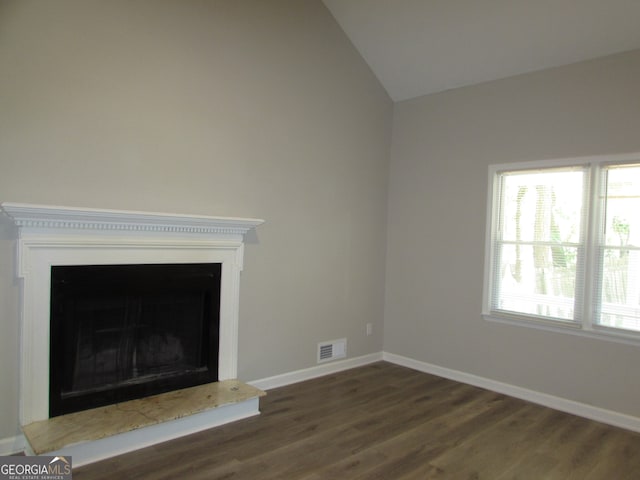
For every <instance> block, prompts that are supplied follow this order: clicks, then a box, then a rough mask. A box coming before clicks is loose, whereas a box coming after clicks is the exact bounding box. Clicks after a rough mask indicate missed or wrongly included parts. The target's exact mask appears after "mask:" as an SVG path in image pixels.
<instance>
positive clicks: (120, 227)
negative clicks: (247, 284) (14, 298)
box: [0, 202, 263, 425]
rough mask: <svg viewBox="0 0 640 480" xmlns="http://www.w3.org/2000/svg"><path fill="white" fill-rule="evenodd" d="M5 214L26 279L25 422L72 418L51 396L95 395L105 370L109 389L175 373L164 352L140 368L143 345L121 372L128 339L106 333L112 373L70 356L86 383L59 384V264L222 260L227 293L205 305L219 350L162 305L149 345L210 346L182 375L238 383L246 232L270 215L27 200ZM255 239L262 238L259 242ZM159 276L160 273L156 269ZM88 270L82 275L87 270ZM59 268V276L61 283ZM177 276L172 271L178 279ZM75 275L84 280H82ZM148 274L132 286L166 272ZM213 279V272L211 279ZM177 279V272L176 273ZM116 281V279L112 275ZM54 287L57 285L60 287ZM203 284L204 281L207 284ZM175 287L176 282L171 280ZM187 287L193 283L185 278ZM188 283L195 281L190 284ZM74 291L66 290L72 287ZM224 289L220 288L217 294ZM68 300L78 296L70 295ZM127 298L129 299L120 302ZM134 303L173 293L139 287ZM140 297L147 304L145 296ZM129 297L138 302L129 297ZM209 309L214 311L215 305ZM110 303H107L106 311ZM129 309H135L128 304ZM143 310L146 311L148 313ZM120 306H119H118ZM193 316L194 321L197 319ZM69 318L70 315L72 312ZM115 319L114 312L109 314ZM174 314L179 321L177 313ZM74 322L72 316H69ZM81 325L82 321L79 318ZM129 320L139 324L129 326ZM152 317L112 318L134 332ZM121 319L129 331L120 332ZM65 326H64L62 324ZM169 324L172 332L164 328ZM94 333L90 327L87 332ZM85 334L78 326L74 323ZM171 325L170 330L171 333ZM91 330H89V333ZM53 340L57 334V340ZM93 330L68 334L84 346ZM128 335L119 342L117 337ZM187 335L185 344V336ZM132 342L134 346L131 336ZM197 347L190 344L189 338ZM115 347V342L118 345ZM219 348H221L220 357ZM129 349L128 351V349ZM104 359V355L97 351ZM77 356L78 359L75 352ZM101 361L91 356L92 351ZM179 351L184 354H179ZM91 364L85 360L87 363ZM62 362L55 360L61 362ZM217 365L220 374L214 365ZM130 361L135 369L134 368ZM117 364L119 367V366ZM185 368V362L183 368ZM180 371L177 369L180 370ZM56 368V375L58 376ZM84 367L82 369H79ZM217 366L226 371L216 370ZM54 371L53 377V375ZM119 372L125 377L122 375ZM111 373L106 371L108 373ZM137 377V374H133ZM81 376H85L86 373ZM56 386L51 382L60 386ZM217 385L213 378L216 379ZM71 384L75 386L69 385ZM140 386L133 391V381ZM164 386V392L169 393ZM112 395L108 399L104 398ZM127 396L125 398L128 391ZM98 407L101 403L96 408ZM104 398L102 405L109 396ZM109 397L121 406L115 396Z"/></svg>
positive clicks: (177, 296)
mask: <svg viewBox="0 0 640 480" xmlns="http://www.w3.org/2000/svg"><path fill="white" fill-rule="evenodd" d="M0 208H1V209H2V212H3V213H4V214H5V215H7V216H8V217H10V218H11V219H12V220H13V223H14V224H15V225H16V227H17V230H16V231H17V239H16V247H17V248H16V250H17V257H16V258H17V268H16V270H17V272H16V275H17V277H18V279H19V280H20V281H21V290H22V293H21V348H20V351H21V358H20V423H21V425H27V424H30V423H32V422H36V421H39V420H44V419H48V418H50V417H51V416H52V415H56V414H58V413H62V412H63V411H65V409H66V407H62V409H61V410H60V409H59V406H58V407H56V406H55V405H53V404H55V403H56V400H52V401H51V402H50V400H49V393H50V390H51V389H52V388H54V385H53V384H55V383H56V382H58V384H59V386H58V387H55V388H56V389H58V390H60V393H61V395H62V396H66V397H73V396H74V395H76V394H77V393H78V391H81V392H85V393H86V391H90V390H97V391H101V388H102V387H98V386H97V385H96V383H97V381H98V377H100V376H101V375H103V374H104V378H103V379H105V380H106V383H108V384H113V383H115V384H119V385H120V386H123V385H127V386H130V385H134V387H133V388H139V387H137V386H136V385H137V383H138V381H139V380H140V379H141V377H146V376H156V377H157V379H160V380H159V383H160V384H162V383H163V382H164V380H165V378H163V377H165V376H166V377H173V376H174V373H176V372H175V371H174V372H171V373H167V372H163V371H162V370H163V369H164V368H165V366H166V365H164V362H165V360H166V359H164V358H163V357H162V354H160V355H158V356H156V357H155V359H147V360H146V363H147V364H146V367H145V368H146V371H145V372H141V371H140V369H139V367H138V371H137V372H134V371H133V369H134V367H133V366H132V365H133V364H139V358H138V356H139V353H138V350H137V349H135V348H134V349H133V350H132V349H131V347H129V348H128V349H127V348H125V349H124V350H123V352H124V353H122V354H121V355H122V356H123V357H122V359H121V360H119V361H120V363H121V366H122V368H121V369H120V370H118V369H116V368H114V367H113V363H114V362H115V360H114V358H115V357H113V356H111V359H109V356H110V355H111V353H107V351H109V350H110V348H111V347H112V346H113V345H114V344H115V343H119V342H120V341H123V342H124V341H125V340H121V338H123V337H118V334H116V333H113V336H112V337H109V335H104V338H103V339H100V340H97V339H96V338H94V340H95V341H98V342H103V343H102V346H100V347H98V348H96V350H97V351H102V357H101V358H100V359H98V358H94V360H95V361H96V362H97V361H98V360H99V361H101V362H103V363H104V364H105V366H104V367H101V368H102V370H100V369H99V368H93V367H92V368H89V367H88V366H87V365H88V363H87V362H84V361H83V362H77V361H76V362H75V363H74V360H73V359H70V358H69V357H67V358H66V360H64V361H65V362H67V363H71V364H74V365H78V366H81V370H82V372H78V377H77V378H76V383H75V385H73V381H72V382H71V384H72V386H71V387H69V385H70V384H69V380H68V379H66V380H65V379H64V378H58V379H56V378H55V377H56V375H57V374H56V373H55V370H56V368H57V367H56V366H55V359H52V357H53V356H55V357H56V359H57V358H59V357H60V356H62V357H63V358H64V355H60V354H59V352H58V351H57V350H56V349H57V348H58V340H59V338H58V337H59V335H60V332H59V331H58V330H57V329H56V327H52V326H51V325H50V320H51V318H52V317H54V318H55V317H56V316H57V315H58V313H57V312H56V311H55V308H54V310H53V311H52V309H51V294H52V292H55V290H56V289H57V288H58V286H57V285H56V281H57V280H56V279H57V276H58V268H59V267H64V268H67V267H91V266H103V267H105V268H106V270H105V271H108V270H110V268H111V267H112V266H122V265H158V266H162V265H165V266H166V265H179V264H182V265H194V264H207V265H211V264H216V265H218V267H216V268H218V269H219V274H217V273H216V272H214V273H213V275H214V276H215V275H219V285H218V287H217V290H216V292H218V294H219V304H216V303H215V301H214V300H213V296H215V295H216V294H215V293H213V290H212V291H211V295H212V298H210V299H209V300H206V301H205V300H203V303H202V304H201V308H202V309H203V310H206V309H207V308H208V309H210V310H211V311H215V310H216V309H217V311H218V316H219V322H218V334H217V335H218V341H217V342H215V343H216V344H217V347H215V346H213V347H211V345H212V343H214V342H213V341H214V337H215V336H216V333H215V327H209V328H210V329H209V330H208V331H207V332H204V333H202V335H203V336H204V338H201V339H200V340H193V338H192V337H193V336H194V333H193V332H192V331H191V330H188V329H187V330H186V331H180V330H173V331H171V329H169V328H168V327H167V328H165V326H166V325H168V324H169V323H171V321H170V320H169V319H168V318H167V317H168V315H167V314H166V311H167V310H168V309H174V308H175V305H174V306H172V307H167V306H166V305H163V306H162V307H158V308H156V311H158V312H159V316H157V317H156V318H157V319H158V320H157V322H158V325H156V327H157V330H156V331H155V334H154V333H147V334H146V336H143V337H144V338H146V340H145V341H146V342H147V343H159V344H161V345H162V348H161V349H160V350H161V351H163V352H166V351H169V350H172V349H173V351H174V353H175V351H176V350H179V349H178V347H177V345H178V344H179V343H184V342H186V339H187V337H188V338H189V339H190V341H191V342H192V343H199V344H200V345H202V344H204V343H208V346H209V347H210V348H212V349H210V350H209V352H208V353H202V352H201V354H200V356H199V358H197V355H196V356H189V355H186V356H184V355H183V356H182V357H181V356H180V355H177V357H178V358H181V360H178V361H177V362H176V363H178V364H181V365H183V366H184V368H182V367H178V368H177V369H178V370H180V369H183V370H188V371H190V372H192V373H194V374H195V376H196V377H197V378H198V379H197V380H196V381H198V382H200V381H201V380H202V378H201V377H200V376H199V375H200V374H201V373H202V371H206V370H208V373H207V375H209V374H210V375H212V377H211V378H214V377H213V376H214V375H215V376H217V379H218V380H228V379H235V378H237V351H238V337H237V336H238V312H239V289H240V273H241V272H242V269H243V257H244V248H245V235H246V234H247V233H249V232H250V231H252V229H253V228H255V227H256V226H258V225H260V224H262V223H263V220H260V219H251V218H232V217H211V216H203V215H182V214H165V213H151V212H136V211H122V210H103V209H88V208H75V207H56V206H43V205H29V204H19V203H6V202H5V203H2V204H0ZM253 241H255V237H254V240H253ZM152 270H153V268H152ZM78 271H80V272H81V271H82V269H80V270H78ZM52 272H53V279H52ZM173 274H175V272H174V273H172V275H173ZM74 275H75V274H74ZM77 275H78V277H77V278H76V281H78V280H79V279H80V280H81V279H82V278H83V276H91V277H95V272H94V273H93V274H91V275H89V274H85V273H79V274H77ZM142 275H143V277H144V278H138V279H137V280H136V281H133V282H130V283H133V284H136V285H138V286H139V285H149V284H152V283H154V281H155V278H156V273H155V272H153V273H145V274H142ZM207 275H209V274H208V273H207V274H205V277H206V276H207ZM170 276H171V275H170ZM107 277H108V275H107ZM52 281H53V283H52ZM198 282H199V280H198V281H195V283H196V284H197V283H198ZM109 283H110V284H111V287H109V289H112V290H116V291H117V290H118V288H120V287H118V286H117V284H118V283H119V281H115V282H114V281H112V280H107V284H109ZM161 283H166V282H161ZM178 283H179V284H182V283H184V282H178ZM187 283H188V282H187ZM62 290H63V291H64V288H63V289H62ZM178 290H179V291H178V292H177V293H174V294H172V295H173V298H174V300H175V304H183V303H185V301H186V300H187V299H193V298H195V297H199V298H201V299H202V298H203V296H204V297H206V293H203V292H202V291H201V292H200V293H194V292H191V293H187V292H185V291H183V290H180V289H178ZM214 290H215V288H214ZM64 295H68V293H64ZM118 295H120V299H119V300H118V299H117V297H118ZM131 296H132V297H134V299H132V300H131V302H132V303H131V304H130V306H129V308H136V307H131V305H136V304H137V305H141V303H144V302H146V300H145V298H147V297H149V296H151V297H155V298H156V300H161V301H165V300H166V299H167V298H168V297H169V296H170V295H169V294H168V293H167V292H166V291H165V290H162V289H161V291H160V292H156V293H155V294H152V293H149V292H147V291H146V290H145V289H144V288H143V289H138V291H134V292H133V294H132V295H131ZM123 297H127V295H125V294H123V293H122V292H120V293H119V294H117V295H116V299H111V300H104V302H106V304H107V305H111V306H112V307H113V306H114V305H117V304H118V302H121V303H122V302H124V300H123ZM135 297H137V300H136V299H135ZM127 301H128V300H127ZM74 302H75V303H76V307H78V308H80V307H82V308H84V305H83V304H80V303H78V301H77V300H73V299H72V300H71V303H74ZM205 303H206V306H205ZM103 306H104V305H103ZM125 308H126V307H125ZM138 308H139V307H138ZM110 309H111V307H108V308H99V309H98V311H94V312H93V313H91V316H92V318H93V320H92V322H93V323H99V322H101V321H103V318H102V317H103V314H104V313H105V311H109V310H110ZM115 309H116V310H117V308H115ZM187 310H189V311H190V312H192V313H193V312H194V311H195V310H198V308H196V307H193V306H192V307H188V308H187ZM192 313H190V314H189V315H191V314H192ZM62 316H63V317H65V316H66V313H63V314H62ZM107 316H108V315H107ZM171 317H173V315H171ZM65 318H66V317H65ZM79 321H80V320H72V324H73V322H76V323H77V322H79ZM127 321H129V320H127ZM145 321H146V320H131V322H133V323H128V324H127V325H123V324H122V322H124V321H123V320H122V319H121V320H113V319H111V320H109V321H107V323H109V322H110V323H111V326H110V327H107V329H108V328H111V329H114V332H115V330H118V329H120V330H121V331H122V332H124V331H126V330H127V328H128V329H129V330H136V329H137V330H139V331H142V330H144V327H143V325H144V322H145ZM118 322H120V323H121V324H120V326H118V325H117V324H118ZM54 323H55V320H54ZM163 325H164V326H163ZM83 327H84V326H83ZM71 328H72V329H73V328H75V329H78V325H75V327H71ZM163 329H164V330H163ZM80 330H82V328H80ZM51 335H53V336H51ZM84 335H90V334H87V333H86V332H84V331H77V332H72V333H68V332H65V333H64V334H63V336H65V337H70V338H71V341H72V342H77V341H78V340H79V339H81V337H83V336H84ZM116 337H117V338H118V340H117V341H116V339H115V338H116ZM181 339H182V340H181ZM129 341H132V340H129ZM187 343H188V342H187ZM109 345H111V346H109ZM215 348H217V355H216V351H215ZM133 351H135V352H136V354H135V356H136V358H135V361H134V360H133V358H132V355H133V353H132V352H133ZM127 352H128V353H127ZM93 353H94V354H95V353H96V352H93ZM84 354H85V352H84V351H81V352H78V351H76V353H75V354H73V355H80V357H82V355H84ZM67 355H71V354H67ZM88 355H89V356H90V355H91V352H89V354H88ZM175 356H176V355H174V357H175ZM82 358H84V357H82ZM52 360H53V362H52ZM214 360H215V361H217V368H216V367H215V366H214V363H213V362H214ZM127 362H128V363H129V367H124V366H123V365H124V364H127ZM109 364H111V366H109ZM174 367H175V365H174ZM174 367H171V368H174ZM52 368H53V370H52ZM74 368H75V367H74ZM214 370H217V371H216V372H215V374H214ZM50 371H51V375H52V377H51V378H50ZM116 371H119V373H116ZM100 372H101V373H100ZM127 372H128V373H127ZM80 373H81V374H80ZM50 380H51V381H50ZM206 381H210V379H208V380H206ZM65 382H66V383H65ZM129 384H130V385H129ZM160 388H164V387H160ZM101 395H102V393H99V394H98V397H100V396H101ZM118 395H119V394H118ZM93 401H97V400H95V399H94V400H91V401H90V402H93ZM100 401H102V400H100ZM109 401H119V400H117V399H115V398H113V399H111V400H109ZM50 403H51V404H52V405H50Z"/></svg>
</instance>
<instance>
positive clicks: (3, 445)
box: [0, 435, 26, 457]
mask: <svg viewBox="0 0 640 480" xmlns="http://www.w3.org/2000/svg"><path fill="white" fill-rule="evenodd" d="M25 444H26V440H25V438H24V435H16V436H15V437H7V438H0V456H2V457H4V456H7V455H13V454H14V453H21V452H24V446H25Z"/></svg>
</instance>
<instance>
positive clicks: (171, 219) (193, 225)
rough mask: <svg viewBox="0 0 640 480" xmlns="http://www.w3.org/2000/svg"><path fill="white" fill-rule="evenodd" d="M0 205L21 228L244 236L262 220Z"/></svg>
mask: <svg viewBox="0 0 640 480" xmlns="http://www.w3.org/2000/svg"><path fill="white" fill-rule="evenodd" d="M0 208H1V209H2V210H3V211H4V213H5V214H6V215H7V216H9V217H10V218H11V219H12V220H13V222H14V223H15V225H17V226H18V227H21V228H33V229H60V230H120V231H137V232H140V231H143V232H166V233H187V234H199V233H201V234H231V235H233V234H236V235H244V234H245V233H247V232H248V231H249V230H251V229H252V228H255V227H257V226H258V225H261V224H262V223H264V220H261V219H257V218H234V217H211V216H205V215H182V214H171V213H156V212H137V211H128V210H105V209H98V208H77V207H59V206H52V205H31V204H26V203H11V202H4V203H1V204H0Z"/></svg>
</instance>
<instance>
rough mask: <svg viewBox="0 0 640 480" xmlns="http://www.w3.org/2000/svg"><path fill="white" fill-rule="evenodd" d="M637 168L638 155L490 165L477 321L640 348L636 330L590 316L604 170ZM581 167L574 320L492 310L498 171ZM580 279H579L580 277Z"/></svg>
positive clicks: (595, 302)
mask: <svg viewBox="0 0 640 480" xmlns="http://www.w3.org/2000/svg"><path fill="white" fill-rule="evenodd" d="M624 164H640V153H628V154H616V155H598V156H590V157H574V158H564V159H553V160H538V161H525V162H517V163H503V164H493V165H489V172H488V191H487V210H486V212H487V219H486V224H485V225H486V227H485V228H486V231H485V258H484V279H483V301H482V317H483V318H484V319H485V320H487V321H491V322H498V323H504V324H509V325H520V326H524V327H530V328H535V329H541V330H546V331H552V332H560V333H568V334H572V335H579V336H585V337H589V338H597V339H602V340H609V341H614V342H620V343H626V344H631V345H640V331H637V332H636V331H633V330H625V329H621V328H615V327H609V326H605V325H600V324H597V323H596V322H595V321H594V320H595V319H594V315H595V314H596V313H597V311H598V310H599V308H600V306H599V302H600V295H599V291H597V288H598V285H597V284H598V276H599V275H600V272H601V271H602V269H601V265H602V263H601V262H602V254H601V253H600V251H601V250H602V249H601V248H600V247H601V245H600V241H599V240H600V234H599V232H601V231H602V228H603V224H602V222H603V215H602V209H603V207H604V204H605V201H606V198H605V197H603V196H601V194H602V193H603V191H602V190H603V189H602V186H603V176H602V173H603V171H604V170H605V169H606V168H607V167H609V166H611V165H624ZM575 167H578V168H584V169H585V180H584V188H585V190H584V192H583V202H584V205H583V208H584V209H585V210H586V211H585V213H584V214H583V220H584V222H585V225H582V226H581V228H582V239H581V240H582V242H581V247H579V248H581V249H582V252H579V255H583V256H584V259H583V262H582V264H581V266H582V268H580V264H579V265H578V271H577V273H576V291H575V294H574V319H573V320H559V319H558V320H555V319H552V318H549V319H545V318H543V317H537V316H533V315H527V314H525V313H517V312H508V311H495V310H492V294H493V289H494V288H495V286H496V279H495V266H494V261H496V258H497V257H498V255H496V251H495V250H496V246H497V244H498V241H497V238H496V234H497V224H498V223H499V221H500V218H499V215H500V213H501V212H500V208H501V204H500V196H501V190H500V187H501V185H500V182H501V176H500V175H501V173H504V172H517V171H526V170H530V171H535V170H548V169H560V168H575ZM580 277H581V278H580Z"/></svg>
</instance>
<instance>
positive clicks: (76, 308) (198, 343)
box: [49, 263, 221, 417]
mask: <svg viewBox="0 0 640 480" xmlns="http://www.w3.org/2000/svg"><path fill="white" fill-rule="evenodd" d="M220 273H221V264H219V263H210V264H207V263H199V264H151V265H149V264H143V265H73V266H53V267H52V269H51V333H50V367H49V416H50V417H55V416H57V415H62V414H65V413H72V412H76V411H80V410H85V409H89V408H94V407H99V406H103V405H109V404H112V403H119V402H123V401H126V400H133V399H136V398H142V397H146V396H150V395H155V394H158V393H164V392H167V391H171V390H176V389H180V388H186V387H192V386H195V385H201V384H203V383H210V382H215V381H217V380H218V334H219V318H220V317H219V314H220Z"/></svg>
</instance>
